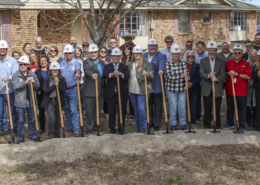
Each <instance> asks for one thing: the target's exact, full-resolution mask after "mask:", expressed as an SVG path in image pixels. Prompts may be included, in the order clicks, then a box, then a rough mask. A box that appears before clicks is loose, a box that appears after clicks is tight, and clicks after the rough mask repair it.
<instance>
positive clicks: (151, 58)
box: [148, 53, 156, 63]
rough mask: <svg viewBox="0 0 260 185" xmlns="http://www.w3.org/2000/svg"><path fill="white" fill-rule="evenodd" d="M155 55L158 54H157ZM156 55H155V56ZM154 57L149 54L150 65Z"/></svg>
mask: <svg viewBox="0 0 260 185" xmlns="http://www.w3.org/2000/svg"><path fill="white" fill-rule="evenodd" d="M155 54H156V53H155ZM155 54H154V55H155ZM154 55H153V56H150V55H149V53H148V62H149V63H152V60H153V57H154Z"/></svg>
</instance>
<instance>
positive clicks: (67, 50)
mask: <svg viewBox="0 0 260 185" xmlns="http://www.w3.org/2000/svg"><path fill="white" fill-rule="evenodd" d="M63 52H64V53H72V52H74V49H73V46H72V45H71V44H67V45H66V46H65V47H64V50H63Z"/></svg>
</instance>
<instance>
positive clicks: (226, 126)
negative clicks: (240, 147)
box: [223, 124, 234, 129]
mask: <svg viewBox="0 0 260 185" xmlns="http://www.w3.org/2000/svg"><path fill="white" fill-rule="evenodd" d="M231 128H234V125H233V126H230V125H228V124H226V125H225V126H224V127H223V129H231Z"/></svg>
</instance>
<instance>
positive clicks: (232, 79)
mask: <svg viewBox="0 0 260 185" xmlns="http://www.w3.org/2000/svg"><path fill="white" fill-rule="evenodd" d="M231 82H232V91H233V98H234V106H235V113H236V122H237V130H236V131H233V132H234V133H236V134H239V133H240V132H239V120H238V113H237V100H236V91H235V86H234V78H233V76H231Z"/></svg>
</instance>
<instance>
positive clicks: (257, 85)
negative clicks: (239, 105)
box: [252, 65, 260, 91]
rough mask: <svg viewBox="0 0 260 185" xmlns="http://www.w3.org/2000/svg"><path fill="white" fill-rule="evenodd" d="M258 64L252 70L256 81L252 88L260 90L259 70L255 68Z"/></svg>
mask: <svg viewBox="0 0 260 185" xmlns="http://www.w3.org/2000/svg"><path fill="white" fill-rule="evenodd" d="M255 68H256V65H255V66H254V68H253V72H252V78H253V80H254V83H253V85H252V88H253V89H255V90H256V91H260V77H259V76H258V70H255Z"/></svg>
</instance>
